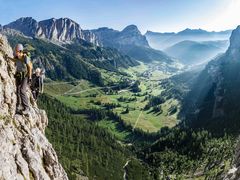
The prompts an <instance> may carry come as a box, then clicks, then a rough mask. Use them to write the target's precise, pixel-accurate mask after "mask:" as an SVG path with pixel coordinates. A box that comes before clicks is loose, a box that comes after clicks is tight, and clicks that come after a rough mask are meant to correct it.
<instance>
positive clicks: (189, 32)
mask: <svg viewBox="0 0 240 180" xmlns="http://www.w3.org/2000/svg"><path fill="white" fill-rule="evenodd" d="M206 33H208V31H206V30H203V29H200V28H199V29H190V28H186V29H184V30H183V31H180V32H178V33H177V34H179V35H193V34H198V35H201V34H206Z"/></svg>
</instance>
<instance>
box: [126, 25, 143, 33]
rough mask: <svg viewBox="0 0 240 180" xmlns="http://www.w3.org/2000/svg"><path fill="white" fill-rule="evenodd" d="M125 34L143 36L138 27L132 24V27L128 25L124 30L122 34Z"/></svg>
mask: <svg viewBox="0 0 240 180" xmlns="http://www.w3.org/2000/svg"><path fill="white" fill-rule="evenodd" d="M124 32H127V33H129V32H134V33H138V34H141V32H140V31H139V29H138V27H137V26H136V25H134V24H131V25H128V26H127V27H125V28H124V29H123V30H122V33H124Z"/></svg>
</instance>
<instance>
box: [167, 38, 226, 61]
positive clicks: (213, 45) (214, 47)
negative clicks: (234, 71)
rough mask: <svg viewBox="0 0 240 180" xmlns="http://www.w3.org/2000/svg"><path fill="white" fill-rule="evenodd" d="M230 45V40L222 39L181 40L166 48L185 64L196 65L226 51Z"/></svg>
mask: <svg viewBox="0 0 240 180" xmlns="http://www.w3.org/2000/svg"><path fill="white" fill-rule="evenodd" d="M228 45H229V41H228V40H221V41H202V42H197V41H189V40H185V41H181V42H179V43H176V44H174V45H173V46H171V47H169V48H167V49H165V50H164V52H166V53H167V54H168V55H170V56H173V57H176V58H178V59H179V61H180V62H181V63H183V64H187V65H196V64H201V63H204V62H207V61H209V60H211V59H213V58H214V57H215V56H216V55H217V54H219V53H224V52H225V51H226V49H227V47H228Z"/></svg>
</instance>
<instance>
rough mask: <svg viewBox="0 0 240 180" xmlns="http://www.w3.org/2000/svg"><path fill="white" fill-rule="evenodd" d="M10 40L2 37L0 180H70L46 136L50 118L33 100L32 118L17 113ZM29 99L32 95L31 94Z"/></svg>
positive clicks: (0, 66) (0, 42) (0, 46)
mask: <svg viewBox="0 0 240 180" xmlns="http://www.w3.org/2000/svg"><path fill="white" fill-rule="evenodd" d="M5 54H7V55H8V56H10V57H11V56H12V49H11V47H10V46H9V45H8V42H7V39H6V38H5V37H4V36H2V35H1V34H0V180H29V179H37V180H48V179H56V180H67V179H68V177H67V174H66V172H65V171H64V169H63V168H62V166H61V164H60V163H59V161H58V157H57V154H56V152H55V150H54V149H53V147H52V145H51V144H50V143H49V142H48V140H47V138H46V137H45V135H44V131H45V127H46V126H47V124H48V118H47V115H46V113H45V111H44V110H41V109H38V107H37V105H36V104H35V103H34V101H32V100H31V99H32V98H31V97H30V100H31V113H30V114H29V116H22V115H18V114H15V109H16V99H17V98H16V87H15V79H14V72H15V66H14V63H13V62H10V61H7V60H6V59H5V58H4V55H5ZM29 96H30V93H29Z"/></svg>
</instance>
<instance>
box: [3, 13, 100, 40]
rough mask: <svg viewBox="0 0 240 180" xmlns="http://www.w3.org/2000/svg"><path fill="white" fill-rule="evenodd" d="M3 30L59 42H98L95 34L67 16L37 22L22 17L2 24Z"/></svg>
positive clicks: (30, 18)
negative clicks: (11, 30)
mask: <svg viewBox="0 0 240 180" xmlns="http://www.w3.org/2000/svg"><path fill="white" fill-rule="evenodd" d="M3 29H4V30H9V29H13V30H17V31H19V32H21V33H23V34H24V35H25V36H30V37H40V38H44V39H48V40H51V41H55V42H58V43H59V42H60V43H70V42H72V41H74V40H85V41H87V42H90V43H93V44H96V45H99V44H98V40H97V38H96V36H95V35H94V34H93V33H92V32H90V31H88V30H83V29H82V28H81V27H80V25H79V24H78V23H76V22H75V21H73V20H71V19H69V18H59V19H55V18H51V19H47V20H43V21H40V22H37V21H36V20H35V19H33V18H32V17H22V18H19V19H18V20H16V21H14V22H11V23H9V24H7V25H5V26H3Z"/></svg>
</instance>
